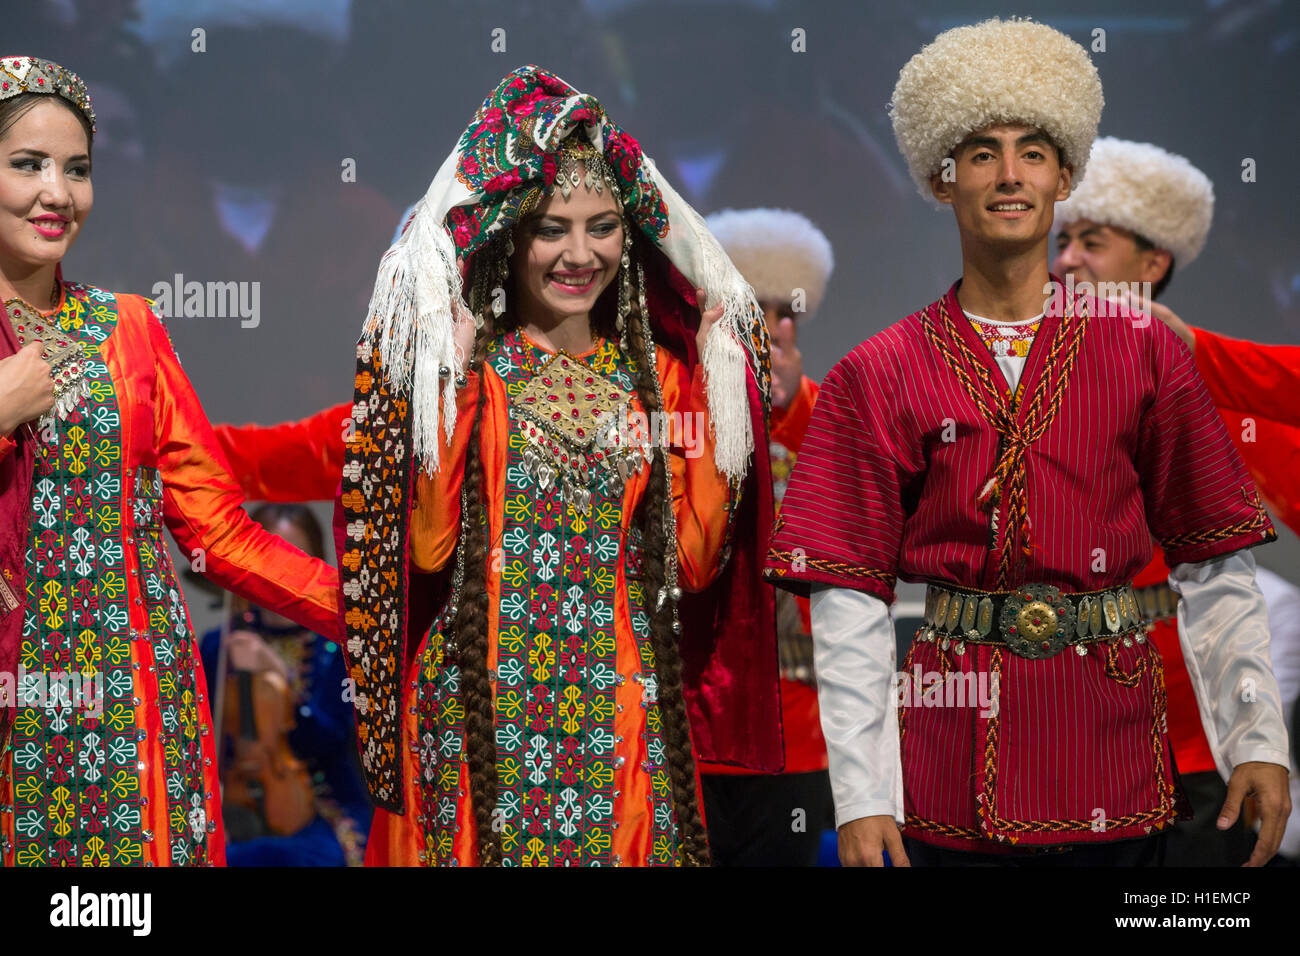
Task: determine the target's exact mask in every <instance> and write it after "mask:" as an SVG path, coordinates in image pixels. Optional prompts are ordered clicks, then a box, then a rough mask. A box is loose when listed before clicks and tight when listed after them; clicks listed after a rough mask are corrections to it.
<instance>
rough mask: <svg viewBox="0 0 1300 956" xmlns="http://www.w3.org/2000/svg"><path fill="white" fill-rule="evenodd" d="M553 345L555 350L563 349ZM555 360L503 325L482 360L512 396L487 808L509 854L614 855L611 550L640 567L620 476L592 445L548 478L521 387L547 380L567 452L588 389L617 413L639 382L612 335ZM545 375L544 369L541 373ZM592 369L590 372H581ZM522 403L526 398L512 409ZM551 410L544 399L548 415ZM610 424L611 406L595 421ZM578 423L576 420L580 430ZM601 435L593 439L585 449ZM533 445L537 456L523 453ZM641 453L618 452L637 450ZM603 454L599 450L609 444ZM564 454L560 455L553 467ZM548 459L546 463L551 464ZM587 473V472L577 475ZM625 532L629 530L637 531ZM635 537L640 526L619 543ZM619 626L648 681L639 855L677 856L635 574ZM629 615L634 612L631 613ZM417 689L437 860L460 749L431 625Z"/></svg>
mask: <svg viewBox="0 0 1300 956" xmlns="http://www.w3.org/2000/svg"><path fill="white" fill-rule="evenodd" d="M562 354H563V353H561V355H562ZM566 358H567V359H568V360H569V361H570V362H572V363H574V364H573V365H572V366H569V367H565V366H563V365H561V364H560V361H559V359H560V356H558V355H557V356H556V357H554V358H551V357H549V356H547V355H546V354H545V353H542V352H540V351H539V350H537V349H536V348H535V347H534V346H532V345H531V344H530V343H528V342H527V341H526V340H523V339H521V338H519V337H518V336H516V335H514V334H511V335H508V336H506V337H505V338H504V339H503V340H500V341H499V342H498V343H497V345H496V346H494V348H493V350H492V351H491V352H490V353H489V358H488V361H490V362H491V363H492V365H493V368H494V370H495V371H496V372H497V374H498V375H499V376H500V377H501V378H502V379H503V380H504V381H505V383H506V392H507V396H508V398H509V399H510V401H511V405H512V410H511V416H510V436H509V442H508V451H507V461H506V475H505V507H504V529H503V535H502V539H501V542H500V550H499V552H496V557H495V560H497V561H499V563H500V578H501V598H500V604H499V607H498V614H499V627H498V632H497V668H496V698H495V709H496V750H497V774H498V794H497V807H496V815H495V823H494V825H496V826H497V827H499V833H500V838H501V844H502V856H503V861H504V862H505V863H506V865H522V866H567V865H618V864H619V863H620V862H621V861H620V859H619V858H618V856H617V854H616V853H614V851H613V837H614V832H615V830H616V828H617V826H618V823H617V820H616V818H615V807H616V801H617V800H618V799H619V796H620V794H619V791H618V789H617V786H618V784H617V780H618V778H619V776H620V775H622V768H623V764H624V758H623V757H622V756H620V755H619V754H618V753H617V751H618V750H619V744H621V743H622V739H621V738H620V737H618V736H617V735H616V727H615V716H616V707H617V702H616V700H615V696H616V688H617V687H618V686H620V685H621V684H623V683H624V681H625V680H626V679H627V678H626V676H625V675H621V674H620V673H619V672H618V668H617V646H616V634H617V633H618V630H619V622H618V621H617V620H616V618H617V614H618V610H617V609H618V606H619V602H618V600H617V597H618V595H617V591H618V583H617V582H618V572H619V562H620V561H624V562H625V563H624V568H623V570H624V572H625V573H627V574H631V575H637V574H638V570H637V562H636V561H635V558H634V557H632V556H630V555H629V556H626V557H625V555H624V553H623V552H624V547H623V541H622V532H621V528H622V526H623V518H624V516H623V494H622V488H623V476H622V475H620V474H619V472H618V470H617V468H616V467H615V468H610V467H607V466H606V465H605V464H604V463H603V462H602V461H600V460H595V459H593V460H591V461H590V462H583V463H582V464H581V465H580V466H579V467H578V468H572V467H571V468H570V473H569V475H568V477H567V479H565V480H555V477H554V475H552V474H548V473H547V471H546V470H545V468H542V469H539V468H537V466H536V464H535V462H536V461H537V456H538V443H537V432H539V431H541V429H540V428H539V427H538V426H539V425H540V424H541V422H540V421H539V419H541V418H542V416H541V415H538V414H536V413H534V412H532V411H531V409H529V408H528V405H529V404H532V403H526V401H525V400H526V399H527V398H528V397H529V396H540V397H541V399H542V400H545V396H546V395H549V394H557V395H558V397H559V399H560V400H561V401H560V402H557V403H549V402H548V403H547V404H548V405H551V404H555V405H557V406H558V407H559V408H560V409H562V411H561V414H562V416H563V418H564V419H565V422H564V428H563V431H561V430H560V429H558V428H557V429H555V430H546V431H545V432H543V435H544V437H545V439H546V440H554V441H555V442H556V444H557V445H562V446H563V447H564V448H565V451H564V452H561V454H565V453H567V452H568V451H570V450H572V449H573V448H574V447H576V446H577V445H578V444H579V443H580V441H581V439H584V438H586V437H588V436H589V435H590V430H591V427H592V426H597V425H598V424H599V423H598V421H597V420H596V418H595V416H594V415H593V414H592V411H593V409H598V410H599V409H601V403H600V402H597V401H594V400H592V399H585V401H587V402H588V403H590V404H589V406H588V407H587V408H585V409H582V408H580V414H579V415H578V416H573V415H572V414H571V413H570V412H571V407H580V405H581V402H582V401H583V400H584V396H585V395H596V396H597V397H598V398H603V399H604V400H605V404H604V406H603V411H604V412H606V413H608V412H610V411H611V410H617V413H618V414H620V415H621V414H624V412H625V410H626V407H627V402H628V398H630V396H631V395H632V394H633V393H634V392H635V385H634V375H635V370H634V369H632V368H630V367H629V366H628V364H627V363H626V361H625V359H624V358H623V357H622V355H621V353H620V352H619V350H618V348H617V346H616V345H614V344H612V343H607V344H606V345H604V346H602V347H601V348H600V349H599V350H598V351H597V352H596V353H595V354H594V355H590V356H588V357H585V358H583V359H581V360H577V359H574V358H573V357H572V356H567V357H566ZM557 371H558V372H560V373H565V372H570V371H572V372H574V373H575V374H576V375H577V376H578V377H579V381H578V383H577V385H580V386H581V387H582V388H584V389H591V391H586V392H583V393H575V399H576V400H577V401H576V402H575V403H572V406H571V405H570V403H569V402H568V400H567V392H568V390H569V386H567V385H565V386H564V388H565V391H564V392H563V393H558V392H557V391H556V389H557V388H558V387H559V385H562V384H564V383H563V382H562V380H560V379H557V378H556V377H555V374H554V373H555V372H557ZM546 377H550V378H551V381H552V384H551V385H547V384H546V383H545V381H544V379H545V378H546ZM589 377H591V378H596V379H598V381H592V382H588V381H587V378H589ZM521 406H524V407H522V408H521ZM553 413H554V412H553V411H552V412H548V413H547V414H553ZM601 421H602V422H603V423H604V424H606V425H608V424H610V420H609V418H608V417H607V418H605V419H602V420H601ZM579 428H581V429H582V434H581V435H580V434H579V433H578V429H579ZM601 447H602V444H601V443H594V444H591V445H590V446H589V448H590V451H591V452H594V451H597V450H599V449H600V448H601ZM530 458H531V459H532V461H531V462H530ZM639 459H640V452H639V451H638V452H636V454H635V455H628V456H626V457H625V458H624V459H623V460H624V462H625V467H628V468H629V470H628V472H627V474H629V475H630V474H631V467H634V465H629V464H628V463H635V464H639ZM606 460H607V459H606ZM565 465H566V463H565V462H564V461H563V460H561V461H560V463H559V467H560V469H563V468H564V467H565ZM548 467H551V466H550V465H549V463H548ZM584 481H585V484H583V483H582V482H584ZM633 537H634V536H633ZM629 550H631V551H635V550H636V545H635V541H630V542H629ZM627 606H628V608H629V612H630V621H624V622H623V623H622V627H623V628H625V629H627V630H630V631H631V632H632V635H633V639H634V640H635V641H636V642H637V647H638V652H639V657H640V661H641V666H640V671H639V672H638V673H637V674H636V675H635V676H634V679H636V680H638V681H639V682H640V683H641V684H642V687H643V694H642V707H643V708H644V713H645V722H644V728H645V739H646V747H647V759H646V760H645V762H644V763H643V765H642V766H641V767H640V770H641V771H643V772H644V773H646V774H648V775H649V777H650V781H651V787H650V790H651V802H652V815H653V821H654V825H653V830H654V832H653V835H652V848H651V851H650V853H649V862H650V863H652V864H659V865H668V864H672V863H674V862H675V860H676V837H675V828H674V819H673V813H672V803H671V794H670V787H669V780H668V771H667V766H666V761H665V752H664V742H663V736H662V725H661V722H660V715H659V711H658V707H657V703H656V696H657V695H656V690H657V683H656V679H655V676H654V674H655V671H654V657H653V653H652V651H651V647H650V640H649V621H648V618H647V616H646V613H645V610H644V598H643V594H642V591H641V587H640V583H639V581H636V580H632V581H629V582H628V587H627ZM629 625H630V626H629ZM423 665H424V666H423V667H422V677H423V680H422V687H421V691H420V712H421V746H422V751H421V763H422V765H423V780H422V784H423V787H424V793H425V802H424V808H423V809H424V817H425V819H426V834H427V840H426V858H427V859H428V860H429V861H431V862H448V861H449V860H450V858H451V857H452V852H453V844H454V833H455V830H456V829H457V827H456V795H457V790H458V788H459V787H460V785H461V781H460V780H459V775H460V762H459V755H460V754H461V752H462V729H463V707H462V705H461V703H460V701H459V699H458V691H459V675H458V673H457V671H456V668H455V667H454V666H444V665H443V662H442V660H441V639H440V637H439V635H437V634H435V635H434V636H433V638H432V639H431V640H430V642H429V644H428V648H427V652H426V655H425V658H424V661H423Z"/></svg>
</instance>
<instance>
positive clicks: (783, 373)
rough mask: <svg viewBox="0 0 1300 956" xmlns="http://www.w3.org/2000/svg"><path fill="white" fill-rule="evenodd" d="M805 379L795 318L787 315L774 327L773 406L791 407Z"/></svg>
mask: <svg viewBox="0 0 1300 956" xmlns="http://www.w3.org/2000/svg"><path fill="white" fill-rule="evenodd" d="M802 381H803V356H802V355H801V354H799V346H798V345H796V344H795V333H794V319H792V318H790V317H789V316H786V317H785V318H783V319H782V320H781V321H780V322H778V323H777V324H776V326H775V328H773V329H772V407H773V408H789V407H790V403H791V402H793V401H794V397H795V396H796V395H798V394H799V384H800V382H802Z"/></svg>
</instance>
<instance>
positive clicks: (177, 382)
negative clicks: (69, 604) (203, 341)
mask: <svg viewBox="0 0 1300 956" xmlns="http://www.w3.org/2000/svg"><path fill="white" fill-rule="evenodd" d="M117 305H118V320H117V325H116V326H115V327H114V329H113V332H112V334H111V335H110V336H109V337H108V339H107V340H106V341H105V342H104V343H103V344H102V345H101V346H100V350H101V353H102V355H103V359H104V363H105V364H106V365H107V366H108V369H109V373H110V375H111V376H112V379H113V386H114V389H115V390H116V393H117V404H118V410H119V413H120V416H121V429H122V449H121V462H120V467H121V478H122V489H123V491H122V499H121V501H120V502H119V504H118V507H119V510H120V513H121V514H122V516H123V529H124V530H123V533H124V535H125V539H124V540H125V552H126V555H127V557H128V567H129V568H130V574H129V575H128V578H127V593H128V596H129V598H130V601H129V614H130V627H131V628H132V629H133V630H138V631H145V632H147V631H148V630H149V621H148V618H147V614H146V610H145V607H144V606H143V605H142V602H141V600H140V594H141V592H140V583H139V576H138V570H137V568H136V567H135V552H134V548H133V547H132V537H131V535H132V532H131V518H130V515H131V510H132V506H131V495H132V489H133V488H134V477H135V471H136V469H137V468H141V467H156V468H157V469H158V471H159V472H160V474H161V475H162V480H163V500H164V521H165V523H166V526H167V528H168V530H169V531H170V532H171V533H172V536H173V537H174V538H175V540H176V543H177V545H178V546H179V547H180V551H181V554H182V555H183V556H186V557H190V558H192V559H193V558H195V557H197V554H198V552H199V550H200V549H201V551H202V553H203V557H204V560H205V562H206V575H207V577H209V578H211V579H212V580H213V581H215V582H216V583H218V584H220V585H221V586H222V587H225V588H228V589H229V590H232V591H234V592H236V593H237V594H240V595H242V596H244V597H246V598H248V599H249V600H250V601H253V602H254V603H255V604H257V605H259V606H261V607H265V608H270V609H272V610H276V611H278V612H280V613H281V614H284V615H285V616H286V617H290V618H293V619H294V620H296V621H297V622H298V623H300V624H302V625H304V626H305V627H309V628H311V629H312V630H314V631H317V632H318V633H321V634H326V635H329V636H332V637H335V639H337V635H338V633H339V627H338V616H337V600H338V597H337V595H338V572H337V571H336V570H335V569H334V568H333V567H331V566H329V565H328V564H325V563H324V562H322V561H318V560H316V559H314V558H310V557H308V556H307V555H306V554H303V553H302V552H301V551H299V550H298V549H297V548H295V547H293V546H292V545H290V544H288V543H287V542H285V541H284V540H283V539H282V538H279V537H277V536H275V535H273V534H271V533H269V532H267V531H266V530H265V529H264V528H262V527H261V526H260V525H258V524H256V523H255V522H254V521H252V520H251V519H250V518H249V517H248V514H247V513H246V512H245V511H244V509H243V507H242V505H243V501H244V498H243V495H242V494H241V493H240V489H239V485H238V483H237V482H236V481H235V479H234V478H232V477H231V475H230V469H229V467H228V466H227V464H226V461H225V459H224V456H223V455H222V454H221V452H220V450H219V445H218V443H217V439H216V436H215V435H213V433H212V426H211V425H210V424H209V423H208V420H207V417H206V416H205V415H204V413H203V407H202V405H201V404H200V402H199V399H198V396H197V395H195V393H194V389H193V387H192V386H191V385H190V382H189V379H188V378H187V377H186V375H185V373H184V371H182V369H181V366H180V363H179V362H178V361H177V359H176V353H175V352H174V351H173V349H172V344H171V340H170V338H169V337H168V335H167V332H166V330H165V329H164V328H163V326H162V323H161V322H160V321H159V320H158V319H157V317H155V316H154V314H153V312H152V311H151V310H150V308H149V304H148V302H147V301H146V300H145V299H143V298H141V297H140V296H134V295H119V296H117ZM190 630H191V633H192V632H193V626H192V625H191V627H190ZM191 643H192V646H191V653H192V654H193V659H194V661H195V662H196V672H195V678H196V695H197V708H198V712H199V722H200V733H201V735H202V746H203V753H204V770H203V775H204V780H205V783H206V793H207V794H208V795H210V796H208V800H207V802H206V805H205V808H204V809H205V812H206V813H207V816H208V819H209V820H214V821H216V824H217V829H216V832H215V833H212V834H209V836H208V840H209V860H210V862H212V863H215V864H217V865H222V864H224V863H225V843H224V835H223V832H222V828H221V806H220V788H219V786H218V782H217V767H216V759H215V753H214V751H213V743H212V741H213V737H214V735H213V733H212V717H211V710H210V707H209V700H208V692H207V687H206V680H205V678H204V675H203V668H202V665H201V664H199V663H198V662H199V661H200V656H199V649H198V645H197V642H196V641H195V639H194V637H191ZM131 656H132V664H133V669H134V672H135V675H136V697H137V698H138V699H139V700H140V703H139V704H138V705H137V706H136V708H135V721H136V728H137V730H143V731H144V732H145V737H144V739H143V740H142V741H139V742H138V748H139V760H140V761H141V762H142V763H143V764H144V767H143V769H142V770H141V771H140V794H141V798H142V800H141V817H142V822H141V826H142V827H143V828H144V829H149V830H152V831H153V833H154V839H153V840H152V841H151V842H146V843H145V844H144V860H143V861H142V862H145V863H150V862H151V863H153V864H154V865H156V866H169V865H170V864H171V855H170V851H169V847H168V841H167V834H168V832H169V825H168V820H167V795H166V790H165V777H164V772H163V770H164V760H163V753H162V735H161V729H162V728H161V720H162V718H161V712H160V710H159V707H158V700H159V691H158V680H157V677H156V676H155V675H154V673H152V671H151V669H152V665H153V664H154V660H153V648H152V645H151V644H150V642H149V641H147V640H145V641H131ZM11 761H12V755H6V757H5V760H4V764H3V767H0V776H2V777H3V780H4V782H3V783H0V803H3V804H5V805H11V804H12V802H13V801H12V795H11V794H10V793H9V789H8V788H9V786H10V784H9V781H10V780H11V779H12V775H11V774H10V772H9V770H10V765H11ZM145 800H147V801H148V802H147V803H145ZM0 822H2V823H3V826H4V837H5V840H6V841H7V842H8V843H10V844H12V843H13V842H14V841H13V815H12V814H0ZM12 864H13V860H12V858H11V856H10V857H7V858H6V860H5V865H6V866H10V865H12Z"/></svg>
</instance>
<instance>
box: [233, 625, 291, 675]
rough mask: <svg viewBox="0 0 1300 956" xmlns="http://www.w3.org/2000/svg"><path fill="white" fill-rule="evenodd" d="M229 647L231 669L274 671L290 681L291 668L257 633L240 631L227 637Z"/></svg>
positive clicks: (255, 672)
mask: <svg viewBox="0 0 1300 956" xmlns="http://www.w3.org/2000/svg"><path fill="white" fill-rule="evenodd" d="M226 641H227V643H228V645H229V648H230V650H229V654H230V658H229V659H230V669H231V670H236V671H252V672H253V673H254V674H257V673H261V672H262V671H274V672H275V673H277V674H279V675H280V676H281V677H283V678H284V679H285V680H288V679H289V668H288V667H287V666H286V665H285V663H284V661H283V660H282V659H281V657H280V655H279V654H277V653H276V652H275V650H274V649H273V648H272V647H271V645H270V644H268V643H266V641H265V640H263V639H262V635H260V634H258V633H256V632H255V631H246V630H242V629H241V630H238V631H231V632H230V633H229V634H227V635H226Z"/></svg>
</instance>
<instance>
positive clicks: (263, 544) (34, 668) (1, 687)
mask: <svg viewBox="0 0 1300 956" xmlns="http://www.w3.org/2000/svg"><path fill="white" fill-rule="evenodd" d="M93 132H94V113H93V112H92V110H91V105H90V98H89V96H88V95H87V94H86V89H85V86H84V85H83V84H82V82H81V80H80V79H78V78H77V77H76V76H75V75H74V74H72V73H69V72H68V71H66V70H64V69H63V68H62V67H60V66H58V65H57V64H53V63H50V62H48V61H45V60H38V59H35V58H31V57H6V58H4V59H3V60H0V156H2V157H3V165H0V299H2V300H3V301H4V309H5V319H4V321H3V322H0V333H2V334H0V340H2V342H3V344H2V345H0V851H2V852H0V861H2V862H3V865H5V866H13V865H18V866H57V865H86V866H108V865H111V866H127V865H144V866H153V865H158V866H166V865H199V864H221V863H223V862H224V857H225V851H224V848H223V842H222V832H221V808H220V793H219V790H218V785H217V773H216V770H217V768H216V767H215V765H214V753H213V747H212V739H213V734H212V729H211V728H212V720H211V717H210V716H209V713H210V709H209V702H208V699H207V690H206V687H205V683H204V678H203V670H202V667H201V665H200V663H199V655H198V650H197V647H196V645H195V635H194V632H193V628H192V626H191V624H190V619H189V614H188V611H187V610H186V607H185V601H184V598H183V597H182V594H181V587H180V584H179V583H178V581H177V576H176V573H175V570H174V568H173V567H172V564H171V560H170V557H169V554H168V549H167V544H166V542H165V540H164V538H163V528H164V526H166V528H167V529H168V530H169V531H170V532H171V534H172V536H173V537H174V538H175V540H176V542H177V543H178V544H179V545H180V548H181V551H182V552H183V553H184V554H185V555H187V556H188V557H189V558H190V559H191V563H192V565H193V566H194V567H195V569H196V570H204V571H205V573H206V574H207V575H208V576H209V577H210V578H212V579H213V580H214V581H216V582H217V583H219V584H220V585H221V586H222V587H226V588H229V589H230V590H233V591H235V592H237V593H239V594H242V595H244V596H245V597H247V598H249V599H250V600H252V601H254V602H256V603H257V604H259V605H262V606H265V607H271V608H275V609H276V610H278V611H280V612H281V613H283V614H285V615H286V616H289V617H292V618H293V619H294V620H296V621H298V622H299V623H301V624H303V625H304V626H306V627H309V628H311V629H313V630H317V631H320V632H322V633H327V634H337V633H338V623H337V617H336V611H337V590H338V588H337V581H338V579H337V574H336V572H335V571H334V569H333V568H331V567H329V566H328V565H326V564H324V563H323V562H321V561H318V560H315V559H313V558H309V557H308V556H307V555H305V554H303V553H302V552H301V551H299V550H297V549H296V548H294V547H292V546H290V545H288V544H286V543H285V542H283V541H282V540H281V539H279V538H277V537H275V536H274V535H272V534H270V533H268V532H266V531H264V530H263V529H262V528H261V527H259V526H258V525H256V524H255V523H253V522H252V521H251V520H250V519H249V518H248V516H247V514H246V513H245V512H244V510H243V508H242V507H241V505H242V504H243V497H242V495H241V494H240V492H239V486H238V484H237V483H236V482H235V480H234V479H233V478H232V477H231V476H230V475H229V474H228V472H227V469H226V465H225V462H224V460H223V458H222V457H221V453H220V451H219V450H218V445H217V442H216V439H215V437H214V436H213V434H212V429H211V427H210V426H209V424H208V421H207V419H206V417H205V416H204V414H203V409H202V408H201V407H200V405H199V401H198V398H197V397H196V396H195V394H194V390H193V389H192V388H191V386H190V383H189V380H188V379H187V378H186V377H185V373H184V372H183V371H182V370H181V367H180V364H179V362H178V361H177V359H176V354H175V352H174V351H173V350H172V345H171V341H170V340H169V338H168V335H167V332H166V330H165V329H164V328H163V325H162V322H161V320H160V319H159V317H158V315H157V314H156V313H155V312H154V311H153V309H152V307H151V303H150V302H149V301H148V300H147V299H143V298H141V297H140V296H135V295H122V294H114V293H112V292H105V291H103V290H101V289H96V288H92V287H90V286H86V285H80V284H77V283H70V282H65V281H63V279H62V276H61V274H60V270H59V264H60V262H61V261H62V259H63V256H64V255H65V254H66V253H67V251H68V248H69V247H70V246H71V244H72V242H73V241H74V240H75V239H76V237H77V236H78V234H79V233H80V231H81V229H82V228H83V227H84V223H85V221H86V216H87V214H88V213H89V212H90V208H91V204H92V201H93V190H92V188H91V140H92V136H93Z"/></svg>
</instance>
